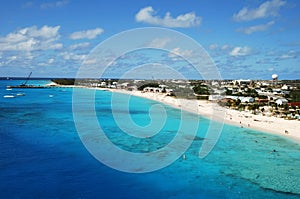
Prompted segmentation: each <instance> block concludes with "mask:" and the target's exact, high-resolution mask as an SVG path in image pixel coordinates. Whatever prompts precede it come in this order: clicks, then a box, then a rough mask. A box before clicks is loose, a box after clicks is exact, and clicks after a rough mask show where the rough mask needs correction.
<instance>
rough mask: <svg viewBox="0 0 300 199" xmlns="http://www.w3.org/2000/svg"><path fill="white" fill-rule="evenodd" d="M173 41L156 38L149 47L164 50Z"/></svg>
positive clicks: (166, 38)
mask: <svg viewBox="0 0 300 199" xmlns="http://www.w3.org/2000/svg"><path fill="white" fill-rule="evenodd" d="M171 41H172V39H171V38H168V37H165V38H155V39H153V40H152V41H151V42H150V43H149V44H148V46H149V47H151V48H164V47H165V46H166V45H167V44H169V43H170V42H171Z"/></svg>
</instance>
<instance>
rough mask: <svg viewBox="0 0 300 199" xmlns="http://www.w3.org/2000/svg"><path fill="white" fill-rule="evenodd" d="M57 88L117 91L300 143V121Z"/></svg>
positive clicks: (158, 97) (202, 103)
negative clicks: (124, 95)
mask: <svg viewBox="0 0 300 199" xmlns="http://www.w3.org/2000/svg"><path fill="white" fill-rule="evenodd" d="M57 86H61V87H69V88H70V87H73V88H87V89H95V90H106V91H110V92H112V93H113V92H117V93H122V94H127V95H132V96H136V97H142V98H146V99H150V100H154V101H157V102H160V103H163V104H166V105H169V106H171V107H173V108H176V109H182V110H185V111H188V112H191V113H194V114H198V115H201V116H203V117H206V118H208V119H210V120H214V121H218V122H221V123H226V124H229V125H233V126H237V127H240V128H246V129H253V130H257V131H261V132H263V133H270V134H274V135H279V136H281V137H284V138H287V139H289V140H291V141H294V142H297V143H300V132H298V131H300V130H299V129H300V122H299V121H296V120H285V119H283V118H277V117H273V116H263V115H254V114H251V113H250V112H246V111H238V110H232V109H228V108H225V107H221V106H219V105H218V104H217V103H213V102H210V101H206V100H189V99H181V98H174V97H171V96H166V94H163V93H153V92H141V91H128V90H124V89H109V88H94V87H86V86H62V85H57ZM195 102H196V106H197V107H198V108H197V109H195V106H193V104H194V105H195Z"/></svg>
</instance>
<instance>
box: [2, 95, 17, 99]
mask: <svg viewBox="0 0 300 199" xmlns="http://www.w3.org/2000/svg"><path fill="white" fill-rule="evenodd" d="M3 97H4V98H15V96H14V95H4V96H3Z"/></svg>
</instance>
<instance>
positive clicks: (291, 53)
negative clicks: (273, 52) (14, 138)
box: [276, 50, 298, 60]
mask: <svg viewBox="0 0 300 199" xmlns="http://www.w3.org/2000/svg"><path fill="white" fill-rule="evenodd" d="M297 57H298V55H297V52H296V51H294V50H290V51H289V52H287V53H284V54H282V55H280V56H278V57H277V58H276V59H277V60H286V59H296V58H297Z"/></svg>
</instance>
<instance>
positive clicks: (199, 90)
mask: <svg viewBox="0 0 300 199" xmlns="http://www.w3.org/2000/svg"><path fill="white" fill-rule="evenodd" d="M193 90H194V92H195V94H197V95H209V90H208V87H207V86H206V85H202V84H198V85H196V86H194V87H193Z"/></svg>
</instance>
